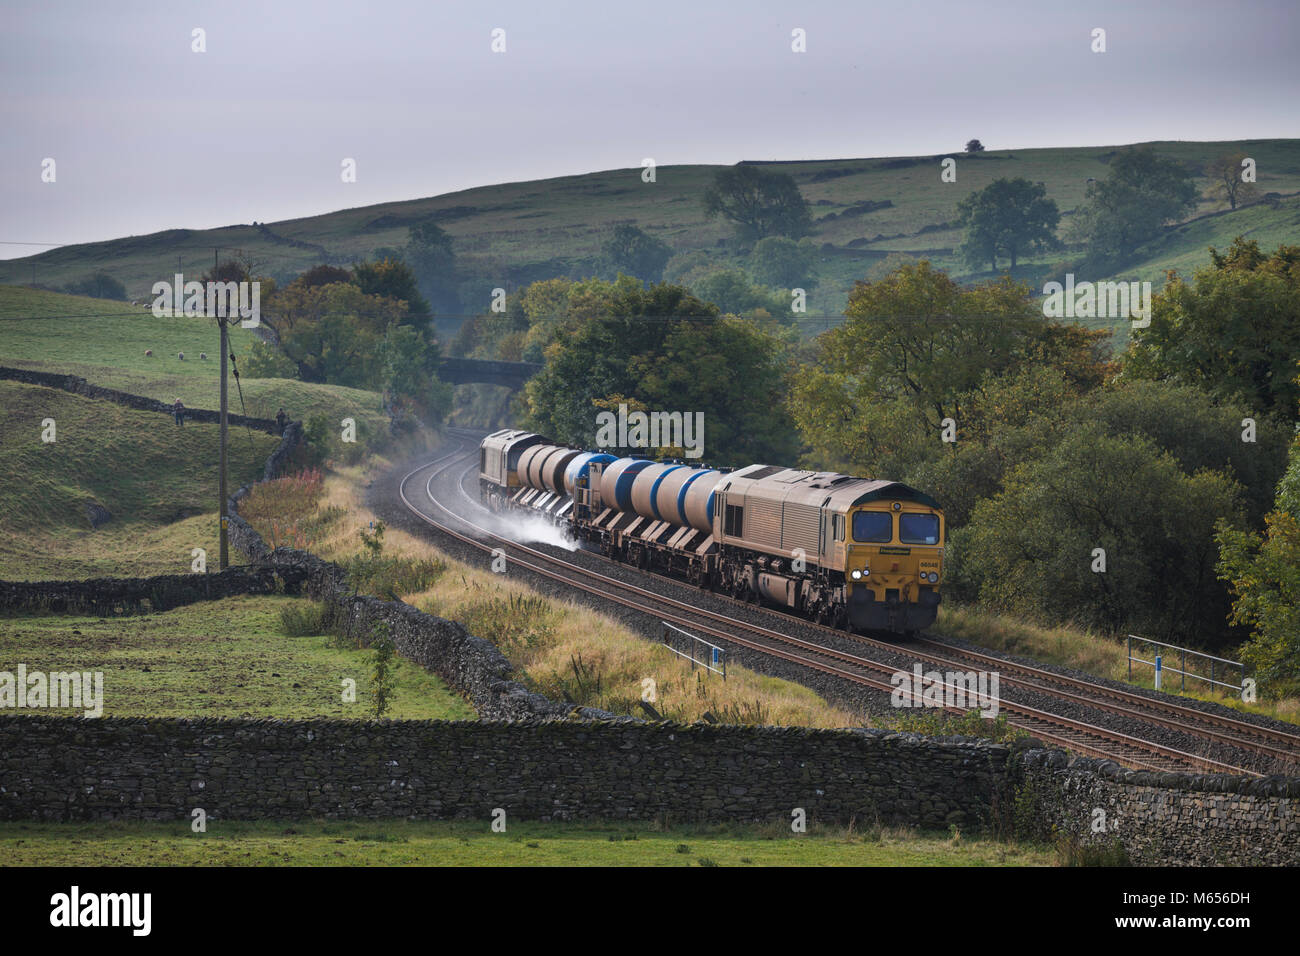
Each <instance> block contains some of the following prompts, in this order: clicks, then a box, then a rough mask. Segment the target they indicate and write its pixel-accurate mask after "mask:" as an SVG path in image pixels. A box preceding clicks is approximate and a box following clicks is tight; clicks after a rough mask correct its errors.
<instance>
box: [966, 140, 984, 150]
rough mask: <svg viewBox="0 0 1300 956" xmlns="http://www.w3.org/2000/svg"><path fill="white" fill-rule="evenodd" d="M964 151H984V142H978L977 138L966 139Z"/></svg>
mask: <svg viewBox="0 0 1300 956" xmlns="http://www.w3.org/2000/svg"><path fill="white" fill-rule="evenodd" d="M966 152H968V153H982V152H984V144H983V143H981V142H980V141H979V140H977V139H970V140H967V141H966Z"/></svg>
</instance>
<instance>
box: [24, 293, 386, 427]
mask: <svg viewBox="0 0 1300 956" xmlns="http://www.w3.org/2000/svg"><path fill="white" fill-rule="evenodd" d="M230 335H231V344H232V347H233V348H234V351H235V355H236V356H237V357H241V356H244V355H247V354H248V348H249V345H250V344H251V343H252V341H253V333H252V332H251V331H250V330H248V329H243V328H240V327H239V326H235V327H234V328H232V329H231V332H230ZM150 349H152V350H153V355H152V356H146V355H145V352H146V351H147V350H150ZM181 352H183V353H185V360H184V361H181V360H180V359H179V358H177V354H178V353H181ZM204 352H206V353H207V356H208V358H207V360H206V361H204V360H202V359H200V358H199V356H200V354H202V353H204ZM218 354H219V353H218V334H217V328H216V325H215V324H214V323H213V322H212V321H211V320H209V319H202V318H185V317H166V318H155V317H154V316H153V314H152V313H151V312H150V311H149V310H148V309H147V308H142V307H140V306H132V305H128V304H126V303H114V302H109V301H107V300H104V299H91V298H87V297H85V296H75V295H63V294H60V293H55V292H46V291H43V290H39V289H27V288H22V287H19V286H0V365H11V366H16V367H18V368H30V369H37V370H39V371H42V372H67V373H69V374H72V375H80V376H81V377H82V378H84V379H86V380H87V381H90V382H93V383H94V384H96V385H103V386H104V387H106V388H116V389H118V390H120V391H123V392H131V393H132V394H136V395H147V396H149V397H150V398H156V399H158V400H160V401H164V402H169V403H170V402H172V401H175V400H176V399H177V398H179V399H180V400H181V401H183V402H184V403H185V404H186V405H187V406H189V407H190V408H217V407H218V396H219V389H220V386H219V382H218V379H219V376H220V367H219V363H218V361H217V356H218ZM241 386H242V388H243V401H242V404H241V401H240V394H239V392H238V391H237V390H236V388H235V382H234V379H233V378H232V379H231V380H230V386H229V388H230V409H231V411H232V412H236V413H241V414H242V413H247V414H249V415H253V416H255V417H258V418H274V417H275V413H276V411H277V410H278V409H279V408H281V407H283V408H284V409H285V410H286V411H288V412H289V414H290V415H291V416H292V417H293V418H297V419H300V420H302V421H306V420H307V419H308V418H310V417H311V416H312V415H314V414H318V413H320V414H324V415H326V416H328V417H329V418H330V420H331V421H335V420H341V419H343V418H345V417H352V418H355V419H356V420H357V426H358V432H359V433H360V434H361V435H362V436H365V435H367V434H372V435H380V434H383V433H384V430H385V429H386V428H387V426H388V418H387V416H386V415H385V414H384V409H383V401H382V399H381V398H380V396H379V394H378V393H376V392H368V391H363V390H361V389H356V388H344V387H342V386H338V385H321V384H317V383H313V382H299V381H296V380H292V379H279V378H273V379H256V378H242V379H241Z"/></svg>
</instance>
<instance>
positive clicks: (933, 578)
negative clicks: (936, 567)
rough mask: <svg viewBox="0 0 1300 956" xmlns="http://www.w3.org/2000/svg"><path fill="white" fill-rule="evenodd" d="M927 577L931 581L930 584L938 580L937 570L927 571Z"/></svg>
mask: <svg viewBox="0 0 1300 956" xmlns="http://www.w3.org/2000/svg"><path fill="white" fill-rule="evenodd" d="M928 577H929V579H930V583H931V584H935V583H937V582H938V580H939V572H937V571H931V572H930V573H929V575H928Z"/></svg>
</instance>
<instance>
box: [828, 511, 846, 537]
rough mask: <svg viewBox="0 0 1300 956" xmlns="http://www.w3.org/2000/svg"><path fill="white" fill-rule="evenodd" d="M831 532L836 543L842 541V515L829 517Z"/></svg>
mask: <svg viewBox="0 0 1300 956" xmlns="http://www.w3.org/2000/svg"><path fill="white" fill-rule="evenodd" d="M831 531H832V533H833V534H834V536H835V540H836V541H843V540H844V515H831Z"/></svg>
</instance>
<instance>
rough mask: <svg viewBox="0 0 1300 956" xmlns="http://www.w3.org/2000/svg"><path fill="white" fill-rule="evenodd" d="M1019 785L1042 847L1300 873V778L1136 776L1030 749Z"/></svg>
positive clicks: (1111, 765) (1147, 861)
mask: <svg viewBox="0 0 1300 956" xmlns="http://www.w3.org/2000/svg"><path fill="white" fill-rule="evenodd" d="M1013 786H1014V787H1015V790H1016V793H1017V801H1018V808H1017V810H1018V814H1019V816H1020V818H1021V819H1022V820H1024V821H1027V822H1030V823H1031V824H1032V826H1031V828H1030V829H1031V832H1032V833H1033V835H1034V836H1037V837H1039V838H1043V839H1049V838H1051V837H1052V836H1053V834H1054V832H1055V833H1068V834H1071V835H1072V836H1073V837H1074V838H1075V839H1076V840H1077V841H1078V842H1079V843H1080V844H1083V845H1092V846H1105V845H1107V844H1113V843H1115V842H1118V843H1119V844H1120V845H1122V846H1123V847H1124V849H1125V850H1126V851H1127V853H1128V856H1129V858H1130V859H1131V860H1132V861H1133V862H1134V863H1138V864H1144V865H1170V864H1172V865H1178V866H1216V865H1221V864H1233V865H1270V866H1295V865H1297V864H1300V779H1296V778H1283V777H1269V778H1265V779H1251V778H1248V777H1231V776H1227V775H1223V774H1182V773H1162V772H1154V771H1139V770H1130V769H1128V768H1126V767H1122V766H1120V765H1119V764H1117V763H1115V762H1114V761H1110V760H1094V759H1092V758H1085V757H1071V756H1069V755H1068V754H1065V753H1063V752H1061V751H1059V750H1033V751H1027V752H1025V753H1023V754H1020V755H1019V756H1018V758H1017V760H1016V761H1015V764H1014V766H1013Z"/></svg>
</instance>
